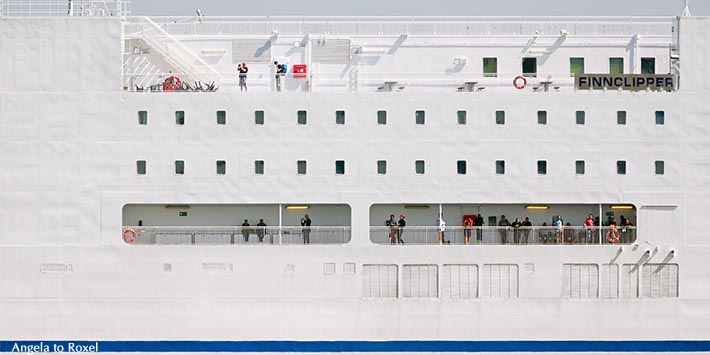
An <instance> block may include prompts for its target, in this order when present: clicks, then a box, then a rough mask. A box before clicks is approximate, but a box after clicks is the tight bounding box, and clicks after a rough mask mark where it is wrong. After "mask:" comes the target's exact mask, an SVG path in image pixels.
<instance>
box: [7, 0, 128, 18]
mask: <svg viewBox="0 0 710 355" xmlns="http://www.w3.org/2000/svg"><path fill="white" fill-rule="evenodd" d="M127 15H130V1H126V0H0V17H2V16H12V17H35V16H38V17H41V16H83V17H92V16H127Z"/></svg>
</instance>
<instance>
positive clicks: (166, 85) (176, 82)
mask: <svg viewBox="0 0 710 355" xmlns="http://www.w3.org/2000/svg"><path fill="white" fill-rule="evenodd" d="M178 89H182V80H180V78H178V77H177V76H174V75H173V76H169V77H167V78H166V79H165V81H164V82H163V91H173V90H178Z"/></svg>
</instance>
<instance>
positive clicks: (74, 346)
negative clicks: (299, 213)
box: [0, 340, 710, 353]
mask: <svg viewBox="0 0 710 355" xmlns="http://www.w3.org/2000/svg"><path fill="white" fill-rule="evenodd" d="M59 349H61V351H62V352H102V353H103V352H116V353H125V352H137V353H141V352H151V353H172V352H194V353H212V352H232V353H244V352H249V353H258V352H276V353H279V352H285V353H288V352H299V353H324V352H328V353H330V352H334V353H337V352H356V353H371V352H391V353H398V352H435V353H436V352H463V353H477V352H496V353H499V352H529V353H536V352H563V353H568V352H648V353H653V352H710V341H705V340H702V341H701V340H660V341H631V340H629V341H582V340H572V341H427V340H421V341H420V340H405V341H167V340H160V341H87V340H81V341H54V340H48V341H10V340H3V341H0V352H5V353H7V352H23V353H28V352H30V351H31V352H33V353H41V352H56V351H58V350H59Z"/></svg>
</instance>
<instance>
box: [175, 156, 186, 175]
mask: <svg viewBox="0 0 710 355" xmlns="http://www.w3.org/2000/svg"><path fill="white" fill-rule="evenodd" d="M175 174H177V175H183V174H185V161H184V160H176V161H175Z"/></svg>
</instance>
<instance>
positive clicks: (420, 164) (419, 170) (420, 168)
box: [414, 160, 424, 175]
mask: <svg viewBox="0 0 710 355" xmlns="http://www.w3.org/2000/svg"><path fill="white" fill-rule="evenodd" d="M414 172H415V173H416V174H417V175H423V174H424V160H417V161H415V162H414Z"/></svg>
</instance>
